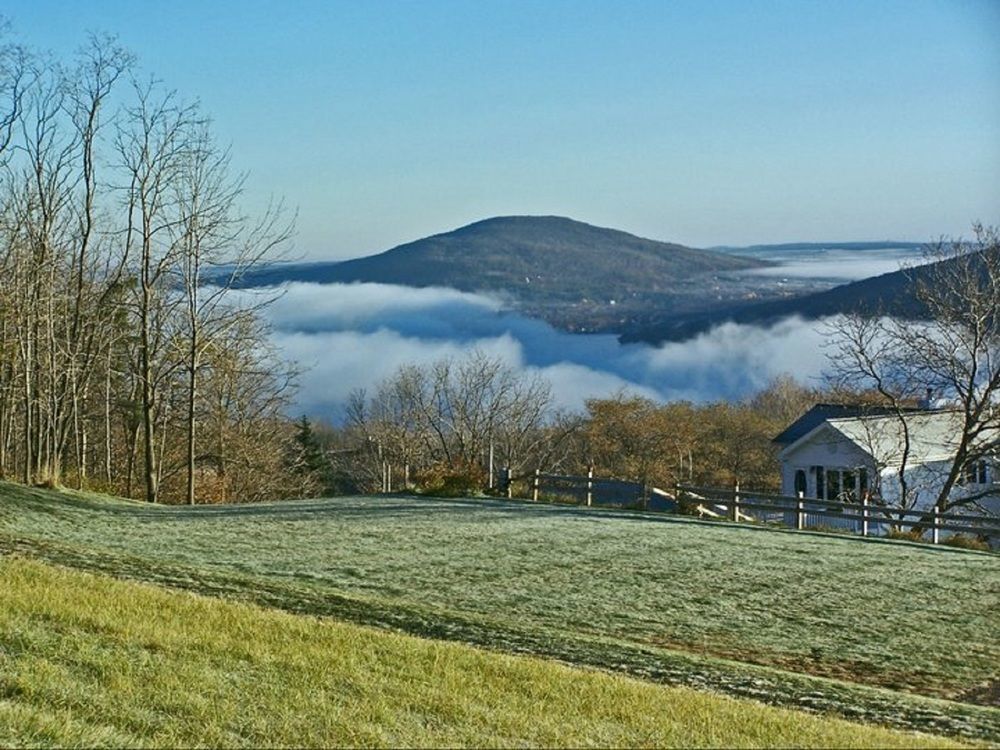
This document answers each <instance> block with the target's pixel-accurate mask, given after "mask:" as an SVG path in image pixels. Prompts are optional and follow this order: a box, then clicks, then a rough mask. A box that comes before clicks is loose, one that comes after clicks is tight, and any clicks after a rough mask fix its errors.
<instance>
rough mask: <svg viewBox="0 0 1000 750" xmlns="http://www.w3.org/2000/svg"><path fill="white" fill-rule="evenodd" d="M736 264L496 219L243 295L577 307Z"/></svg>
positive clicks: (558, 220) (738, 262) (590, 232)
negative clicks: (360, 288) (429, 293)
mask: <svg viewBox="0 0 1000 750" xmlns="http://www.w3.org/2000/svg"><path fill="white" fill-rule="evenodd" d="M766 265H768V264H767V263H765V262H763V261H760V260H754V259H751V258H743V257H740V256H736V255H731V254H726V253H720V252H713V251H710V250H697V249H695V248H690V247H685V246H684V245H677V244H674V243H668V242H657V241H655V240H648V239H644V238H642V237H636V236H635V235H633V234H628V233H627V232H622V231H619V230H617V229H606V228H603V227H595V226H592V225H590V224H585V223H583V222H580V221H574V220H572V219H567V218H563V217H559V216H503V217H496V218H492V219H485V220H483V221H477V222H475V223H474V224H469V225H468V226H464V227H461V228H459V229H455V230H454V231H451V232H445V233H442V234H435V235H433V236H431V237H425V238H424V239H420V240H416V241H414V242H408V243H406V244H405V245H399V246H398V247H394V248H392V249H391V250H386V251H385V252H383V253H379V254H378V255H372V256H369V257H366V258H358V259H356V260H348V261H344V262H341V263H309V264H298V265H287V266H275V267H271V268H268V269H266V270H262V271H261V272H259V273H257V274H253V275H251V276H248V277H247V278H246V279H245V281H244V283H245V284H247V285H266V284H276V283H280V282H283V281H311V282H315V283H321V284H328V283H333V282H352V281H369V282H378V283H384V284H405V285H408V286H417V287H420V286H449V287H453V288H455V289H461V290H463V291H488V292H508V293H511V294H514V295H517V296H524V297H529V298H530V297H533V296H540V295H545V296H552V295H555V296H557V297H560V298H571V299H580V298H583V297H595V298H605V297H607V296H608V295H610V296H611V297H612V298H614V296H615V295H618V296H621V297H624V296H626V295H628V294H631V293H632V292H638V293H650V292H664V291H669V290H670V289H671V287H672V285H673V284H675V283H676V282H677V281H678V280H681V279H687V278H691V277H692V276H696V275H698V274H703V273H716V272H721V271H737V270H746V269H750V268H760V267H763V266H766Z"/></svg>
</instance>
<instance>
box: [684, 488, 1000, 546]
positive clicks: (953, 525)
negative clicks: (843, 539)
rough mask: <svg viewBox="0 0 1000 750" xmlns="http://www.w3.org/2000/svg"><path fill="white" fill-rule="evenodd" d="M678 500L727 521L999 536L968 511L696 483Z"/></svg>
mask: <svg viewBox="0 0 1000 750" xmlns="http://www.w3.org/2000/svg"><path fill="white" fill-rule="evenodd" d="M676 492H677V499H678V502H682V503H683V502H686V503H687V504H688V505H689V507H693V509H694V510H695V511H697V512H698V513H699V514H701V515H708V516H715V517H725V518H727V519H729V520H731V521H735V522H740V521H757V522H780V523H783V524H784V525H786V526H790V527H792V528H795V529H805V528H809V527H813V528H815V527H816V526H829V527H833V528H836V529H844V530H848V531H853V532H855V533H860V534H861V535H862V536H871V535H879V536H881V535H884V534H886V533H888V531H889V530H890V529H900V528H902V529H910V530H919V531H921V532H923V531H929V532H930V534H931V541H932V542H933V543H934V544H938V543H940V541H941V532H949V533H952V534H971V535H973V536H986V537H997V536H1000V518H996V517H991V516H986V515H977V514H972V513H955V512H947V513H943V512H941V511H940V510H939V509H938V508H937V507H934V508H924V509H922V510H918V509H911V510H904V509H900V508H893V507H887V506H882V505H878V504H875V503H872V502H869V501H868V500H862V501H860V502H853V503H848V502H839V501H834V500H822V499H819V498H807V497H791V496H788V495H778V494H773V493H768V492H749V491H741V490H740V488H739V485H737V486H736V487H734V488H720V487H697V486H692V485H684V484H679V485H677V487H676Z"/></svg>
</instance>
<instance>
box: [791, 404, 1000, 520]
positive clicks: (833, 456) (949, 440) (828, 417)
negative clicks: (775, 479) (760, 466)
mask: <svg viewBox="0 0 1000 750" xmlns="http://www.w3.org/2000/svg"><path fill="white" fill-rule="evenodd" d="M961 419H962V415H961V413H960V412H957V411H953V410H948V409H909V410H906V411H905V412H903V414H902V415H900V414H897V413H894V412H892V411H890V410H887V409H878V408H874V407H870V406H866V407H860V406H845V405H838V404H817V405H816V406H814V407H813V408H812V409H810V410H809V411H808V412H806V413H805V414H804V415H803V416H802V417H800V418H799V419H798V420H796V421H795V422H794V423H792V424H791V425H790V426H789V427H788V428H787V429H786V430H785V431H784V432H782V433H781V434H780V435H778V436H777V437H776V438H775V439H774V442H775V443H777V444H778V445H779V446H780V452H779V460H780V462H781V486H782V494H785V495H794V496H800V493H801V496H802V497H806V498H821V499H825V500H840V501H842V502H857V501H859V500H860V499H861V498H863V497H865V496H867V497H869V498H874V499H877V500H879V501H880V502H879V504H884V505H887V506H890V507H891V506H898V505H899V503H900V494H901V492H900V487H901V483H900V467H901V466H904V465H905V467H906V468H905V471H904V472H903V479H904V480H905V481H906V484H907V488H908V497H909V505H910V506H911V507H912V508H913V509H915V510H924V509H926V510H930V509H931V508H932V507H933V505H934V502H935V500H936V499H937V496H938V494H939V493H940V490H941V488H942V486H943V485H944V482H945V480H946V477H947V473H948V471H949V470H950V468H951V464H952V462H953V459H954V456H955V451H956V450H957V446H958V438H959V436H960V434H961ZM907 437H908V440H907ZM997 468H998V467H997V466H996V465H995V464H994V463H992V462H985V461H980V462H977V463H976V464H975V465H972V466H969V467H967V468H966V470H965V472H964V473H963V476H962V479H961V481H960V483H959V485H958V486H957V487H956V488H955V490H954V492H955V493H976V494H979V493H981V492H983V491H986V490H989V489H990V488H992V487H993V486H994V485H995V484H996V487H997V490H998V494H1000V484H998V483H997V480H1000V471H996V469H997ZM980 506H981V507H983V508H985V509H986V510H988V511H992V512H1000V498H997V497H992V498H987V499H984V500H983V501H982V502H981V503H980ZM826 523H829V522H828V521H827V522H826ZM831 525H838V524H835V523H834V524H831Z"/></svg>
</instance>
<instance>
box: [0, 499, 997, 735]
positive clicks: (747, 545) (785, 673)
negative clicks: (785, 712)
mask: <svg viewBox="0 0 1000 750" xmlns="http://www.w3.org/2000/svg"><path fill="white" fill-rule="evenodd" d="M0 529H2V532H0V549H3V548H6V549H8V550H19V551H21V552H23V553H27V554H31V555H34V556H37V557H41V558H45V559H49V560H52V561H55V562H60V563H63V564H67V565H72V566H76V567H81V568H88V569H92V570H97V571H103V572H107V573H111V574H113V575H117V576H120V577H130V578H137V579H142V580H148V581H154V582H159V583H164V584H167V585H171V586H175V587H181V588H187V589H189V590H193V591H199V592H205V593H212V594H221V595H226V596H230V597H235V598H243V599H246V600H250V601H255V602H258V603H261V604H266V605H269V606H277V607H281V608H284V609H288V610H290V611H294V612H306V613H314V614H321V615H332V616H335V617H338V618H341V619H347V620H352V621H354V622H358V623H364V624H373V625H380V626H386V627H393V628H396V629H399V630H404V631H407V632H411V633H414V634H419V635H427V636H432V637H436V638H444V639H450V640H461V641H465V642H468V643H474V644H478V645H483V646H487V647H490V648H494V649H497V650H503V651H510V652H527V653H534V654H538V655H544V656H550V657H554V658H557V659H561V660H563V661H567V662H572V663H577V664H584V665H590V666H597V667H602V668H605V669H614V670H618V671H621V672H624V673H628V674H632V675H636V676H640V677H644V678H648V679H651V680H655V681H660V682H666V683H671V684H681V685H689V686H693V687H699V688H707V689H711V690H715V691H718V692H725V693H729V694H731V695H736V696H742V697H752V698H757V699H760V700H763V701H766V702H769V703H774V704H779V705H785V706H792V707H798V708H807V709H810V710H814V711H821V712H834V713H838V714H840V715H842V716H845V717H848V718H852V719H856V720H862V721H867V722H876V723H882V724H887V725H890V726H896V727H900V728H907V729H923V730H928V731H933V732H940V733H943V734H948V735H952V736H959V737H968V738H979V739H993V740H996V739H998V738H1000V709H997V708H996V707H995V702H996V689H997V682H996V679H997V674H998V672H1000V643H998V639H997V638H996V633H997V629H998V622H1000V618H998V615H997V612H998V611H1000V557H997V556H996V555H989V554H982V553H973V552H964V551H957V550H951V549H936V548H930V547H925V546H916V545H909V544H905V543H890V542H878V541H872V542H867V543H866V542H862V541H859V540H855V539H844V538H837V537H832V536H822V535H815V534H796V533H791V532H787V533H786V532H775V531H761V530H757V529H752V528H746V527H743V528H741V527H734V526H729V525H712V524H701V523H697V522H691V521H668V520H649V519H643V518H641V517H639V516H635V515H628V514H617V515H616V514H609V513H604V512H586V511H581V510H577V509H565V508H555V507H531V506H527V505H518V504H513V505H510V504H504V503H497V502H487V501H482V502H478V501H477V502H459V501H435V500H422V499H411V498H344V499H336V500H328V501H311V502H305V501H304V502H299V503H291V504H283V505H260V506H241V507H227V508H217V507H203V508H193V509H185V508H151V507H148V506H145V505H140V504H135V503H124V502H116V501H106V500H102V499H99V498H95V497H89V496H80V495H74V494H72V493H64V494H55V493H48V492H44V491H40V490H27V489H24V488H18V487H16V486H13V485H0ZM975 704H986V705H975ZM989 704H993V705H989Z"/></svg>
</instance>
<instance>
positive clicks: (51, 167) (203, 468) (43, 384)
mask: <svg viewBox="0 0 1000 750" xmlns="http://www.w3.org/2000/svg"><path fill="white" fill-rule="evenodd" d="M244 181H245V176H244V175H240V174H237V173H234V171H233V170H232V168H231V165H230V156H229V152H228V150H227V149H226V148H224V147H222V146H220V145H219V144H218V142H217V141H216V140H215V137H214V135H213V133H212V129H211V126H210V123H209V119H208V117H207V116H206V114H205V113H204V112H202V111H201V109H200V107H199V106H198V105H197V104H195V103H191V102H186V101H185V100H184V99H183V98H182V97H181V96H180V95H179V94H177V93H176V92H174V91H171V90H169V89H167V88H165V87H164V86H163V85H162V84H160V83H158V82H156V81H155V80H151V79H147V78H144V77H143V76H142V75H141V74H140V72H139V71H138V69H137V67H136V63H135V60H134V59H133V56H132V55H131V54H130V53H129V52H128V51H127V50H125V49H123V48H122V47H120V46H119V45H118V44H117V43H116V42H115V40H113V39H110V38H101V37H91V38H90V39H89V40H88V41H87V43H86V44H85V45H84V47H83V48H82V49H81V50H80V52H79V53H78V54H77V55H76V56H75V57H74V58H73V59H71V60H57V59H53V58H52V57H51V56H47V55H42V54H37V53H34V52H32V51H30V50H27V49H25V48H23V47H21V46H19V45H16V44H12V43H7V44H6V45H4V46H2V47H0V279H2V282H0V476H2V477H7V478H13V479H18V480H20V481H22V482H25V483H50V484H55V483H63V484H67V485H71V486H79V487H91V488H99V489H102V490H106V491H109V492H113V493H115V494H119V495H124V496H128V497H142V498H144V499H146V500H148V501H150V502H158V501H161V502H215V501H225V500H227V499H231V498H239V499H240V500H244V501H246V500H254V499H260V498H273V497H282V496H289V495H301V494H308V493H309V492H310V491H312V490H313V489H315V487H316V484H315V479H314V477H313V476H312V472H310V471H309V470H308V467H305V466H304V465H303V455H302V454H303V451H302V442H301V440H297V439H296V429H295V426H294V425H293V424H292V423H290V422H289V420H288V419H287V418H286V417H285V416H284V414H285V410H286V408H287V407H288V404H289V399H290V397H291V395H292V387H293V382H294V372H293V371H292V370H291V368H290V367H289V366H288V365H287V364H285V363H283V362H282V361H281V360H280V359H279V358H278V357H277V356H276V354H275V352H274V351H273V350H272V349H271V348H270V346H269V344H268V343H267V342H268V331H267V328H266V326H265V324H264V322H263V321H262V318H261V317H260V315H259V312H260V308H261V306H262V305H264V304H266V303H267V300H266V299H260V298H254V297H253V296H252V295H250V294H249V293H246V292H240V293H239V296H238V297H237V294H236V292H234V291H230V290H231V289H232V288H233V287H234V286H235V282H236V281H237V280H238V279H239V277H240V276H241V275H243V274H244V273H246V272H247V271H248V270H249V269H251V268H253V267H255V266H257V265H259V264H261V263H263V262H265V261H267V259H268V258H271V257H273V256H274V254H275V253H276V251H281V249H282V248H283V247H285V245H286V243H287V241H288V239H289V236H290V233H291V223H290V221H289V220H288V219H287V217H286V216H285V212H284V211H283V210H282V209H281V207H280V206H272V207H270V208H267V209H264V210H263V211H262V212H261V213H260V214H259V215H257V216H251V215H248V214H247V213H245V211H244V210H243V208H242V205H241V204H242V202H243V188H244Z"/></svg>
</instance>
